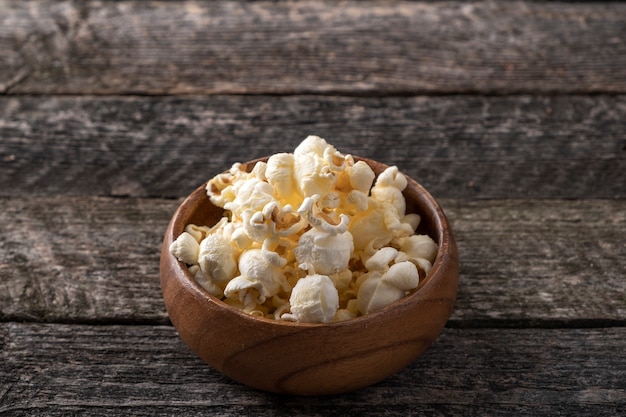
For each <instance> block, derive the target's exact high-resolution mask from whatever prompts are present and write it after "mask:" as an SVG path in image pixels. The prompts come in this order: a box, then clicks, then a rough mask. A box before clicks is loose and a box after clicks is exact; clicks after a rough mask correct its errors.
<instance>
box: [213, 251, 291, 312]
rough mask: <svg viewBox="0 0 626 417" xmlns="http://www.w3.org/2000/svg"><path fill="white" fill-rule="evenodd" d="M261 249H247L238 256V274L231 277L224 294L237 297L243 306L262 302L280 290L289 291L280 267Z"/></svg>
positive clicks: (289, 287) (228, 296)
mask: <svg viewBox="0 0 626 417" xmlns="http://www.w3.org/2000/svg"><path fill="white" fill-rule="evenodd" d="M272 260H273V259H268V258H267V256H266V254H265V253H264V251H263V250H262V249H248V250H247V251H245V252H243V253H242V254H241V256H240V257H239V272H240V275H239V276H237V277H234V278H233V279H231V280H230V281H229V282H228V284H226V288H225V289H224V295H225V296H226V297H227V298H238V299H239V300H240V301H241V302H243V303H244V305H245V306H249V305H251V304H252V303H255V304H263V303H264V302H265V300H266V299H267V298H269V297H272V296H274V295H277V294H278V293H279V292H280V291H289V290H290V289H291V286H290V285H289V283H288V282H287V280H286V278H285V274H284V273H283V271H282V269H281V268H280V267H279V266H277V265H276V264H274V263H272Z"/></svg>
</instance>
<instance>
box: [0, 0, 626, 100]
mask: <svg viewBox="0 0 626 417" xmlns="http://www.w3.org/2000/svg"><path fill="white" fill-rule="evenodd" d="M0 10H2V11H3V13H2V14H1V15H0V28H2V29H0V50H1V51H3V53H2V54H1V55H0V92H3V93H10V94H50V93H52V94H190V93H192V94H216V93H217V94H240V93H246V94H263V93H272V94H294V93H324V94H327V93H333V94H415V93H424V92H435V93H468V92H470V93H472V92H474V93H475V92H481V93H495V94H505V93H507V94H508V93H520V92H543V93H553V92H558V93H583V92H585V93H586V92H594V93H598V92H605V93H606V92H610V93H624V92H626V25H625V24H624V22H626V4H624V3H621V2H589V3H574V4H572V3H568V2H547V3H546V2H530V1H515V2H492V1H473V2H408V1H392V2H357V1H350V2H339V3H338V2H332V1H303V2H297V3H291V2H271V1H263V2H248V1H243V0H241V1H220V2H142V1H104V2H99V1H98V2H96V1H80V2H74V1H62V2H54V1H24V2H23V1H18V0H2V1H0Z"/></svg>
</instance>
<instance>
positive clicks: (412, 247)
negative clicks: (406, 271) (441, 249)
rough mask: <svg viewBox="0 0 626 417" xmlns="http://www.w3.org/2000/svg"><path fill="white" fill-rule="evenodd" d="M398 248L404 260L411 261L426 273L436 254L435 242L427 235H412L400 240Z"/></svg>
mask: <svg viewBox="0 0 626 417" xmlns="http://www.w3.org/2000/svg"><path fill="white" fill-rule="evenodd" d="M400 250H401V251H402V252H403V253H404V254H405V257H406V260H408V261H411V262H413V263H414V264H416V265H417V266H418V267H419V268H420V269H422V270H423V271H424V274H427V273H428V271H430V268H432V264H433V262H434V261H435V257H436V256H437V244H436V243H435V241H434V240H433V239H432V238H431V237H430V236H428V235H412V236H409V237H407V238H404V239H401V240H400Z"/></svg>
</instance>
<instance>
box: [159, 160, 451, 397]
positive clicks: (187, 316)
mask: <svg viewBox="0 0 626 417" xmlns="http://www.w3.org/2000/svg"><path fill="white" fill-rule="evenodd" d="M261 160H266V158H265V159H261ZM355 160H363V161H365V162H366V163H368V164H369V165H370V167H371V168H372V169H373V170H374V172H375V173H376V174H377V175H378V174H380V173H381V172H382V171H383V170H384V169H385V168H386V167H387V166H386V165H384V164H381V163H379V162H375V161H371V160H368V159H364V158H357V157H355ZM257 161H259V160H254V161H250V162H248V163H247V164H246V165H247V168H248V169H251V168H252V166H254V164H255V163H256V162H257ZM404 196H405V199H406V202H407V213H411V212H412V213H419V214H420V215H421V217H422V220H421V224H420V226H419V228H418V233H426V234H428V235H429V236H430V237H432V238H433V239H434V240H435V241H436V242H437V244H438V253H437V258H436V259H435V262H434V263H433V267H432V269H431V270H430V272H429V273H428V275H427V276H426V277H425V278H424V279H423V281H422V282H421V283H420V285H419V287H418V288H417V289H416V290H415V291H413V292H412V293H411V294H409V295H408V296H406V297H404V298H403V299H401V300H399V301H398V302H396V303H394V304H392V305H390V306H388V307H386V308H384V309H383V310H381V311H379V312H376V313H372V314H369V315H364V316H361V317H358V318H355V319H352V320H347V321H342V322H333V323H327V324H309V323H293V322H284V321H276V320H271V319H265V318H258V317H253V316H250V315H248V314H246V313H243V312H242V311H240V310H238V309H236V308H233V307H231V306H228V305H226V304H225V303H224V302H222V301H220V300H219V299H217V298H215V297H213V296H211V295H209V294H208V293H207V292H206V291H205V290H204V289H203V288H202V287H201V286H200V285H198V284H197V283H196V282H195V280H194V278H193V277H192V276H191V275H190V274H189V272H188V270H187V267H186V266H185V264H183V263H181V262H179V261H178V260H177V259H176V258H175V257H174V256H172V255H171V254H170V253H169V250H168V248H169V246H170V244H171V243H172V242H173V241H174V240H175V239H176V237H178V236H179V235H180V234H181V233H182V232H183V229H184V228H185V226H186V225H187V224H189V223H194V224H205V225H213V224H215V223H216V222H217V221H218V220H219V219H220V218H221V217H222V209H220V208H218V207H215V206H213V205H212V204H211V202H210V200H209V198H208V197H207V195H206V191H205V188H204V185H203V186H201V187H199V188H197V189H196V190H195V191H194V192H193V193H192V194H191V195H190V196H189V197H188V198H187V199H185V200H184V201H183V203H182V204H181V205H180V207H179V208H178V209H177V210H176V212H175V213H174V216H173V217H172V219H171V221H170V223H169V226H168V227H167V231H166V233H165V238H164V241H163V248H162V253H161V265H160V268H161V269H160V275H161V288H162V290H163V298H164V301H165V306H166V308H167V311H168V314H169V317H170V319H171V321H172V324H173V325H174V327H175V328H176V329H177V331H178V333H179V334H180V337H181V338H182V339H183V340H184V341H185V342H186V343H187V344H188V345H189V347H190V348H191V350H193V351H194V352H195V353H196V354H197V355H198V356H200V358H202V359H203V360H204V361H205V362H207V363H208V364H209V365H210V366H211V367H213V368H215V369H216V370H218V371H219V372H221V373H222V374H224V375H226V376H228V377H230V378H232V379H234V380H236V381H239V382H241V383H243V384H246V385H248V386H251V387H254V388H257V389H261V390H264V391H269V392H275V393H287V394H298V395H322V394H338V393H342V392H347V391H351V390H355V389H358V388H362V387H365V386H368V385H371V384H373V383H376V382H378V381H381V380H382V379H384V378H386V377H388V376H390V375H392V374H394V373H396V372H398V371H400V370H401V369H403V368H404V367H406V366H407V365H408V364H410V363H411V362H412V361H414V360H415V359H416V358H417V357H418V356H419V355H420V354H422V353H423V352H424V351H425V350H426V349H427V348H428V346H429V345H430V344H431V343H432V342H433V341H434V340H435V339H436V338H437V337H438V336H439V334H440V332H441V330H442V329H443V327H444V325H445V323H446V321H447V319H448V317H449V316H450V313H451V311H452V306H453V304H454V300H455V298H456V291H457V280H458V253H457V249H456V245H455V242H454V238H453V236H452V231H451V230H450V226H449V224H448V221H447V220H446V217H445V215H444V213H443V211H442V210H441V208H440V207H439V204H438V203H437V202H436V201H435V200H434V199H433V197H432V196H431V195H430V194H429V193H428V192H427V191H426V190H425V189H424V188H423V187H422V186H421V185H419V184H418V183H417V182H416V181H414V180H413V179H411V178H408V186H407V188H406V190H405V191H404Z"/></svg>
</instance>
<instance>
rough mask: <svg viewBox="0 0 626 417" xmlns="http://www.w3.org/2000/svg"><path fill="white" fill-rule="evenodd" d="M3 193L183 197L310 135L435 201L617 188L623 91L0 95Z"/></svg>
mask: <svg viewBox="0 0 626 417" xmlns="http://www.w3.org/2000/svg"><path fill="white" fill-rule="evenodd" d="M0 117H2V120H3V122H2V123H0V136H2V137H3V140H2V142H1V143H0V160H2V159H3V163H2V164H0V195H4V196H20V195H25V196H28V195H33V194H34V195H49V196H51V195H100V196H135V197H137V196H138V197H147V196H148V197H180V196H184V195H187V194H188V193H189V192H191V191H192V190H193V189H194V188H195V187H196V186H198V185H199V184H201V183H202V182H204V181H206V180H207V179H209V178H211V177H212V176H213V175H216V174H217V173H219V172H222V171H223V170H225V169H227V168H229V167H230V165H231V164H232V163H233V162H236V161H241V162H244V161H247V160H250V159H254V158H258V157H261V156H265V155H269V154H271V153H275V152H289V151H293V149H294V148H295V146H296V145H297V144H298V143H299V142H300V141H301V140H303V139H304V138H305V137H306V136H307V135H308V134H318V135H320V136H322V137H325V138H326V139H328V140H329V141H330V142H331V143H333V144H335V145H336V146H337V147H338V148H339V149H340V150H342V151H343V152H346V153H352V154H355V155H359V156H364V157H369V158H374V159H379V160H381V162H385V163H388V164H395V165H398V166H399V167H400V169H402V170H403V171H404V172H406V173H407V174H408V175H410V176H412V177H413V178H415V179H416V180H418V181H419V182H421V183H422V184H423V185H424V186H425V187H426V188H427V189H428V190H430V192H431V193H432V194H433V195H434V196H435V197H437V198H444V197H454V198H457V197H463V198H626V176H625V175H624V172H626V136H625V135H624V126H625V123H624V120H626V96H624V95H617V96H606V95H599V96H595V95H594V96H560V97H547V96H512V97H485V96H445V97H432V96H419V97H384V98H366V97H364V98H355V97H336V96H332V97H327V96H291V97H274V96H211V97H182V98H181V97H160V98H150V97H147V98H146V97H106V98H100V97H89V96H87V97H58V96H54V97H47V96H46V97H22V96H20V97H1V98H0Z"/></svg>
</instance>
